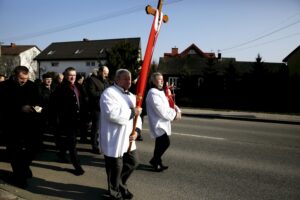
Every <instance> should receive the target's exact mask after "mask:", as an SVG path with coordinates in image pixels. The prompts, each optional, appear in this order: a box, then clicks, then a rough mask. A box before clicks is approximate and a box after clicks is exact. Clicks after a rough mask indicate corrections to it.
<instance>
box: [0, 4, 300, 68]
mask: <svg viewBox="0 0 300 200" xmlns="http://www.w3.org/2000/svg"><path fill="white" fill-rule="evenodd" d="M157 2H158V0H109V1H107V0H106V1H104V0H102V1H101V0H0V42H2V43H3V44H4V45H8V44H10V43H11V42H14V43H16V44H20V45H21V44H22V45H25V44H26V45H27V44H33V45H37V46H38V47H39V48H40V49H41V50H43V49H44V48H46V47H47V46H48V45H50V44H51V43H52V42H64V41H79V40H82V39H83V38H88V39H90V40H99V39H112V38H127V37H140V38H141V41H142V53H143V55H144V52H145V48H146V45H147V40H148V36H149V31H150V27H151V24H152V21H153V17H152V16H151V15H147V14H146V13H145V10H144V8H145V6H146V5H148V4H150V5H152V6H153V7H156V6H157ZM163 12H164V14H166V15H168V16H169V22H168V23H165V24H163V25H162V27H161V31H160V35H159V37H158V40H157V43H156V47H155V51H154V55H153V60H155V61H156V62H158V59H159V57H162V56H163V54H164V53H165V52H170V51H171V48H172V47H177V48H178V49H179V52H182V51H183V50H184V49H186V48H187V47H188V46H190V45H191V44H193V43H194V44H195V45H197V46H198V47H199V48H200V49H201V50H202V51H204V52H214V53H216V54H217V53H218V51H220V52H221V53H222V56H223V57H235V58H236V59H237V60H238V61H254V60H255V58H256V57H257V55H258V53H259V54H260V55H261V57H262V58H263V61H265V62H281V61H282V59H283V58H284V57H285V56H287V55H288V54H289V53H290V52H291V51H293V50H294V49H295V48H296V47H297V46H298V45H300V1H299V0H214V1H207V0H206V1H204V0H164V6H163Z"/></svg>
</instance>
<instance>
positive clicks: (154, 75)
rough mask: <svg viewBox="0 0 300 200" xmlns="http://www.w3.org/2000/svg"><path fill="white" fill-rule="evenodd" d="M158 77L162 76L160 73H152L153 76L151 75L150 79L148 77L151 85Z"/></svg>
mask: <svg viewBox="0 0 300 200" xmlns="http://www.w3.org/2000/svg"><path fill="white" fill-rule="evenodd" d="M158 76H162V73H160V72H154V73H153V74H151V77H150V81H151V83H153V82H154V81H155V80H156V77H158Z"/></svg>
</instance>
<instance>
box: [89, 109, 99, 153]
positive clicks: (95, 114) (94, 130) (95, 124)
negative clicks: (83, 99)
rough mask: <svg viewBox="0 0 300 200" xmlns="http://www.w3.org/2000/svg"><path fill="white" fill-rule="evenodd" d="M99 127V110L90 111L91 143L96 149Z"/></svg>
mask: <svg viewBox="0 0 300 200" xmlns="http://www.w3.org/2000/svg"><path fill="white" fill-rule="evenodd" d="M99 128H100V112H99V111H92V127H91V143H92V148H93V149H98V136H99V134H98V132H99Z"/></svg>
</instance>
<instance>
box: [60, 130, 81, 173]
mask: <svg viewBox="0 0 300 200" xmlns="http://www.w3.org/2000/svg"><path fill="white" fill-rule="evenodd" d="M78 131H79V128H78V127H77V126H75V125H69V126H63V127H61V128H60V131H58V132H57V134H58V138H57V140H58V141H57V147H58V151H59V154H60V155H62V156H65V155H66V152H67V151H69V155H70V160H71V162H72V164H73V166H74V168H75V169H77V170H78V169H81V164H80V160H79V158H78V154H77V150H76V144H77V139H76V136H77V133H78Z"/></svg>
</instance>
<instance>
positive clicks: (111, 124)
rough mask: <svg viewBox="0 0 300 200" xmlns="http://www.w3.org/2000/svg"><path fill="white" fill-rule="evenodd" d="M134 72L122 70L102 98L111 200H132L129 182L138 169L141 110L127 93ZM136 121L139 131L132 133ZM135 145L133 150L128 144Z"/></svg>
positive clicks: (101, 137) (101, 139) (102, 144)
mask: <svg viewBox="0 0 300 200" xmlns="http://www.w3.org/2000/svg"><path fill="white" fill-rule="evenodd" d="M130 86H131V73H130V72H129V71H128V70H126V69H119V70H117V72H116V75H115V83H114V85H112V86H110V87H108V88H107V89H106V90H104V92H103V93H102V96H101V98H100V108H101V128H100V135H99V148H100V149H101V151H102V153H103V154H104V158H105V168H106V173H107V180H108V190H109V193H110V196H111V197H112V199H132V198H133V194H132V193H131V192H129V190H128V188H127V185H126V182H127V180H128V178H129V177H130V175H131V174H132V172H133V171H134V169H135V168H136V167H137V165H138V162H137V153H136V145H135V139H136V138H137V132H140V131H141V124H142V123H141V118H140V117H139V115H140V114H141V111H142V110H141V109H140V108H136V106H135V103H136V99H135V96H134V95H133V94H132V93H130V92H129V91H128V89H129V88H130ZM134 117H138V118H137V120H138V121H137V126H136V127H137V128H136V129H135V130H134V134H131V133H132V130H133V120H134ZM130 142H132V145H131V149H129V144H130Z"/></svg>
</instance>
